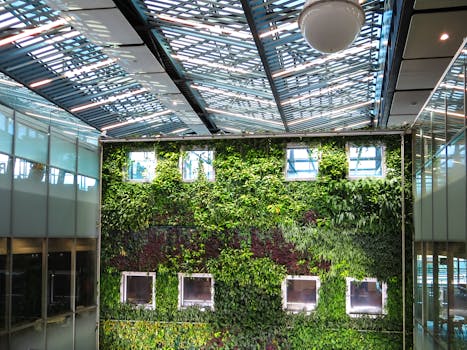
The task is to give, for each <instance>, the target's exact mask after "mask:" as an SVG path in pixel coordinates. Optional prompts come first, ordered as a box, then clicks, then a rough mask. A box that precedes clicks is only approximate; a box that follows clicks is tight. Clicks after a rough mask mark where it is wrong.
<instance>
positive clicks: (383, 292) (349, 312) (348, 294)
mask: <svg viewBox="0 0 467 350" xmlns="http://www.w3.org/2000/svg"><path fill="white" fill-rule="evenodd" d="M345 280H346V293H345V312H346V313H347V315H349V316H350V317H362V316H367V317H374V318H376V317H378V316H383V315H386V314H387V310H386V300H387V285H386V283H385V282H381V281H378V279H377V278H373V277H367V278H364V279H361V280H359V279H357V278H353V277H346V279H345ZM352 282H375V283H379V284H381V312H380V313H366V312H353V310H352V304H351V285H352Z"/></svg>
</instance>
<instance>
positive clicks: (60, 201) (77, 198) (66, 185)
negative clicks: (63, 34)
mask: <svg viewBox="0 0 467 350" xmlns="http://www.w3.org/2000/svg"><path fill="white" fill-rule="evenodd" d="M5 79H6V78H5ZM0 85H1V84H0ZM20 93H23V95H22V96H21V98H18V99H17V100H15V99H10V100H9V101H4V100H3V104H2V96H5V95H2V87H1V86H0V349H2V350H3V349H5V350H8V349H10V350H16V349H44V350H45V349H57V350H59V349H60V350H63V349H83V350H84V349H86V350H88V349H96V348H97V345H96V344H97V342H96V325H97V300H96V297H97V289H96V288H97V269H96V266H97V246H98V233H99V230H98V219H99V173H100V170H99V164H100V152H99V146H98V138H97V137H98V134H97V132H96V131H95V130H93V129H92V130H91V128H89V127H88V126H86V125H84V124H82V123H81V122H80V121H77V120H76V121H74V120H73V119H71V116H70V115H66V116H64V115H62V114H63V113H65V112H63V111H59V112H58V111H56V110H57V108H56V107H54V106H51V105H50V104H49V105H47V103H46V101H41V100H40V99H39V98H38V97H37V96H36V97H33V98H32V100H30V101H29V103H24V101H25V100H24V98H25V96H24V92H20ZM35 103H37V105H42V106H46V107H48V108H49V110H50V111H51V112H50V113H47V112H46V110H47V109H46V108H43V109H42V110H41V109H40V108H39V107H38V108H37V109H34V110H31V109H28V108H27V107H28V106H29V107H30V108H33V107H34V104H35ZM54 108H55V109H54ZM60 113H61V114H60Z"/></svg>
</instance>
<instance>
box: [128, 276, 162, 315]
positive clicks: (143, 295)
mask: <svg viewBox="0 0 467 350" xmlns="http://www.w3.org/2000/svg"><path fill="white" fill-rule="evenodd" d="M155 284H156V273H155V272H128V271H124V272H122V280H121V283H120V300H121V302H122V303H129V304H132V305H135V306H139V307H143V308H145V309H154V308H155V307H156V293H155Z"/></svg>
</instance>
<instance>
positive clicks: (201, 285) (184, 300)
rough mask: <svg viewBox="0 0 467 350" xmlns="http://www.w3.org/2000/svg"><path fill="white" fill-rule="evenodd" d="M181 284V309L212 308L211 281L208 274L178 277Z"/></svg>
mask: <svg viewBox="0 0 467 350" xmlns="http://www.w3.org/2000/svg"><path fill="white" fill-rule="evenodd" d="M180 278H181V279H180V281H181V284H182V296H181V305H180V306H181V307H186V306H194V305H198V306H208V307H212V306H213V293H212V288H213V279H212V276H210V275H208V274H192V275H188V276H185V275H182V276H180Z"/></svg>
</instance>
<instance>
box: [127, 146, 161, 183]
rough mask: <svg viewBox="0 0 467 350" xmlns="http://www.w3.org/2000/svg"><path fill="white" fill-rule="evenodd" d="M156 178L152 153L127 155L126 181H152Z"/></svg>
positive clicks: (153, 154) (154, 156)
mask: <svg viewBox="0 0 467 350" xmlns="http://www.w3.org/2000/svg"><path fill="white" fill-rule="evenodd" d="M155 176H156V154H155V153H154V152H130V153H129V154H128V180H130V181H152V180H153V179H154V177H155Z"/></svg>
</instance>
